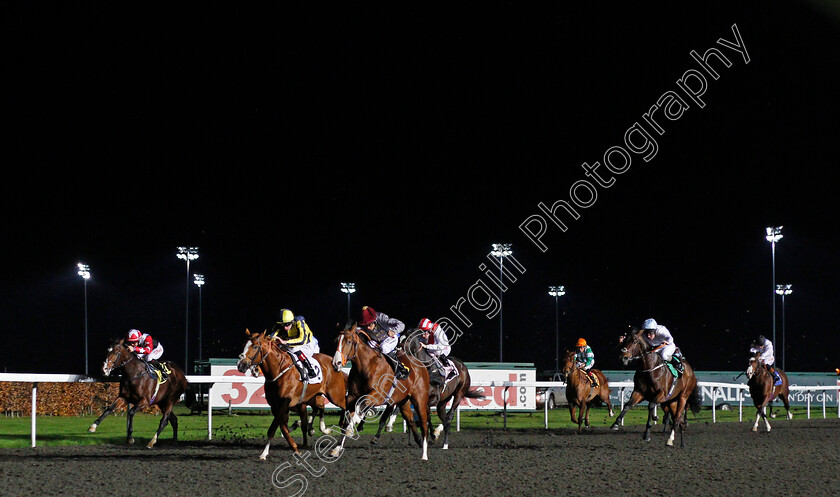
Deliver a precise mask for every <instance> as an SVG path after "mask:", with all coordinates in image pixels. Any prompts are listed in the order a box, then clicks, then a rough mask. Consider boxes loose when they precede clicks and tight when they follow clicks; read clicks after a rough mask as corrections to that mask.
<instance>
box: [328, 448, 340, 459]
mask: <svg viewBox="0 0 840 497" xmlns="http://www.w3.org/2000/svg"><path fill="white" fill-rule="evenodd" d="M341 450H342V449H341V447H336V448H334V449H333V450H331V451H330V457H338V456H340V455H341Z"/></svg>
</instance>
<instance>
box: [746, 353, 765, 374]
mask: <svg viewBox="0 0 840 497" xmlns="http://www.w3.org/2000/svg"><path fill="white" fill-rule="evenodd" d="M763 365H764V362H763V361H762V360H761V354H760V353H758V352H756V353H754V354H753V356H752V357H750V364H749V366H747V379H748V380H751V379H752V377H753V376H756V375H758V374H760V373H761V372H762V371H764V368H763V367H761V366H763Z"/></svg>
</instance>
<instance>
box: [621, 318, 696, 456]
mask: <svg viewBox="0 0 840 497" xmlns="http://www.w3.org/2000/svg"><path fill="white" fill-rule="evenodd" d="M643 331H644V330H635V329H634V330H632V331H631V332H629V333H627V334H626V335H624V337H623V338H622V341H621V354H620V356H619V357H620V358H621V360H622V362H623V363H624V365H627V364H629V363H630V361H633V360H635V359H638V360H639V363H638V364H639V365H638V366H637V368H636V374H635V375H633V393H632V395H631V396H630V400H629V401H628V402H627V404H625V406H624V409H622V410H621V413H620V414H619V415H618V418H616V420H615V423H613V425H612V426H611V427H610V428H611V429H612V430H619V429H620V427H621V421H622V420H623V419H624V415H625V414H626V413H627V411H629V410H630V409H632V408H633V406H635V405H636V404H638V403H639V402H641V401H643V400H646V401H648V402H649V403H650V406H649V408H648V420H647V425H646V426H645V433H644V435H643V438H644V440H645V441H649V440H650V428H651V425H652V423H653V421H652V420H653V406H655V405H657V404H659V405H661V406H662V409H663V411H665V412H666V413H668V414H669V415H670V422H671V435H670V436H669V437H668V442H667V445H669V446H670V445H674V436H675V430H676V424H677V423H679V427H680V446H681V447H685V439H684V434H685V428H686V426H687V425H688V408H691V410H692V412H694V413H698V412H700V407H701V401H702V397H701V393H700V386H699V385H698V384H697V377H696V376H694V369H693V368H692V367H691V365H689V364H688V362H687V361H686V360H685V359H683V360H682V363H683V366H684V368H685V371H684V372H683V374H682V375H681V376H680V377H679V378H674V375H672V374H671V372H670V370H669V369H668V368H667V366H666V364H665V361H663V360H662V358H661V357H660V356H659V354H658V353H657V352H656V351H655V350H653V347H651V346H650V344H648V343H647V342H646V341H645V339H644V338H642V336H641V335H642V332H643Z"/></svg>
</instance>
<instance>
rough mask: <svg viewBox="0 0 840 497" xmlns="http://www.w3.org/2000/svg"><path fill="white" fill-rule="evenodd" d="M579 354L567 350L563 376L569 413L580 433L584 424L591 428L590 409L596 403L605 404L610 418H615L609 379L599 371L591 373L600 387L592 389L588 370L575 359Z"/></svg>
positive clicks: (562, 371) (592, 370)
mask: <svg viewBox="0 0 840 497" xmlns="http://www.w3.org/2000/svg"><path fill="white" fill-rule="evenodd" d="M576 355H577V353H576V352H575V351H574V350H567V351H566V355H565V357H564V359H563V369H562V370H561V374H562V375H563V378H564V380H565V381H566V400H568V401H569V413H570V414H571V415H572V423H577V425H578V433H580V432H581V431H582V430H583V424H584V422H585V423H586V427H587V428H589V407H590V405H591V404H594V403H596V402H597V403H604V404H606V405H607V407H608V408H609V410H610V417H613V416H614V415H615V413H614V412H613V408H612V404H611V403H610V384H609V379H608V378H607V377H606V376H604V373H602V372H601V370H599V369H594V368H593V369H591V370H590V371H591V372H592V374H594V375H595V376H596V377H597V378H598V387H597V388H592V381H591V380H590V379H589V375H588V374H587V372H586V370H584V369H583V368H581V367H580V366H578V361H577V359H576V358H575V356H576ZM575 407H577V408H579V412H578V418H577V419H575Z"/></svg>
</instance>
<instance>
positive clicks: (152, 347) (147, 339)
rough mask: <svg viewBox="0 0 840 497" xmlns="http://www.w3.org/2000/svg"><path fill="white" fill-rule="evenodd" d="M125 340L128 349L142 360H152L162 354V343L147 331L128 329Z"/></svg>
mask: <svg viewBox="0 0 840 497" xmlns="http://www.w3.org/2000/svg"><path fill="white" fill-rule="evenodd" d="M126 342H128V347H129V350H130V351H131V352H134V354H135V355H137V357H139V358H140V359H143V360H144V361H147V362H148V361H154V360H157V359H160V356H162V355H163V345H161V344H160V342H157V341H156V340H154V339H153V338H152V336H151V335H149V334H148V333H143V332H141V331H140V330H135V329H131V330H128V336H127V338H126Z"/></svg>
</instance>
